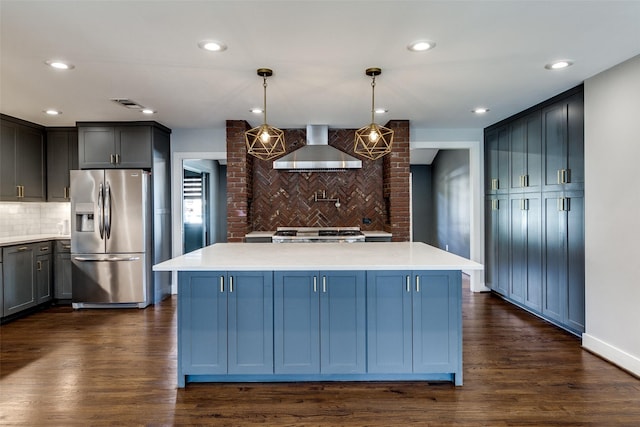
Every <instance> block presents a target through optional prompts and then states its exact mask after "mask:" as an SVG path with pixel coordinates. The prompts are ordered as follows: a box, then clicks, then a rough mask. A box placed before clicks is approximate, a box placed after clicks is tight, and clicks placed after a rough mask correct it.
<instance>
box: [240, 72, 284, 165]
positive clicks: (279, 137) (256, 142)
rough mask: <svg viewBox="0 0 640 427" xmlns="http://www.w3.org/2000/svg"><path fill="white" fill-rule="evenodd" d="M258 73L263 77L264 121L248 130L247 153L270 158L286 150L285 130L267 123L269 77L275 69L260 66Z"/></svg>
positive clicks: (246, 134) (246, 136) (265, 158)
mask: <svg viewBox="0 0 640 427" xmlns="http://www.w3.org/2000/svg"><path fill="white" fill-rule="evenodd" d="M258 75H259V76H261V77H262V79H263V83H262V86H263V88H264V108H263V110H262V111H263V113H264V121H263V123H262V125H260V126H258V127H255V128H253V129H250V130H248V131H246V132H245V133H244V139H245V141H246V144H247V154H250V155H252V156H254V157H257V158H259V159H262V160H269V159H272V158H274V157H278V156H279V155H281V154H284V153H285V152H286V149H285V145H284V132H283V131H281V130H280V129H278V128H274V127H273V126H269V125H268V124H267V77H270V76H272V75H273V71H272V70H271V69H269V68H258Z"/></svg>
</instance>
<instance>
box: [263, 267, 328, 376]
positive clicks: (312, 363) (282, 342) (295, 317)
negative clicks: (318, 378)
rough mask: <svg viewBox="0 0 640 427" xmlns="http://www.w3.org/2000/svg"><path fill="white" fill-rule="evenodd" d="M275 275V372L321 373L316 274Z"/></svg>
mask: <svg viewBox="0 0 640 427" xmlns="http://www.w3.org/2000/svg"><path fill="white" fill-rule="evenodd" d="M274 274H275V277H274V302H273V304H274V346H275V348H274V353H275V360H274V369H275V372H276V373H286V374H301V373H304V374H311V373H315V374H317V373H320V299H319V295H320V294H319V292H318V291H319V289H318V273H317V272H306V271H289V272H282V271H278V272H275V273H274Z"/></svg>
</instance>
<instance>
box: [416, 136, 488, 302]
mask: <svg viewBox="0 0 640 427" xmlns="http://www.w3.org/2000/svg"><path fill="white" fill-rule="evenodd" d="M410 147H411V149H412V150H413V149H420V148H430V149H438V150H457V149H462V150H469V185H470V187H471V188H470V194H471V206H470V209H471V212H470V216H469V218H470V219H471V224H469V230H470V236H469V246H470V248H469V250H470V253H469V257H470V258H471V259H472V260H473V261H476V262H479V263H481V264H483V263H484V201H483V198H484V166H483V164H484V163H483V161H482V159H483V156H484V148H483V142H482V141H444V142H442V141H411V143H410ZM465 273H466V274H468V275H469V276H470V286H469V287H470V289H471V291H473V292H488V291H490V289H489V288H487V287H486V286H485V284H484V270H472V271H465Z"/></svg>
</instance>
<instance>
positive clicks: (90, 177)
mask: <svg viewBox="0 0 640 427" xmlns="http://www.w3.org/2000/svg"><path fill="white" fill-rule="evenodd" d="M149 181H150V177H149V172H148V171H144V170H136V169H105V170H101V169H97V170H73V171H71V261H72V270H71V279H72V305H73V307H74V308H99V307H139V308H144V307H146V306H147V305H149V304H150V303H152V302H153V301H152V298H153V284H152V280H153V279H152V278H153V275H152V272H151V264H152V259H151V248H152V246H151V245H152V243H151V242H152V228H151V224H152V219H151V214H152V212H151V210H152V209H151V207H150V201H151V195H150V187H149V185H150V184H149Z"/></svg>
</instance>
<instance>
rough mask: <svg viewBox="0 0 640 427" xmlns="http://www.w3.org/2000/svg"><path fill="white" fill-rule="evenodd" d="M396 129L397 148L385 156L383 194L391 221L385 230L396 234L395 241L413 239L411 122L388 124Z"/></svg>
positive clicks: (396, 121)
mask: <svg viewBox="0 0 640 427" xmlns="http://www.w3.org/2000/svg"><path fill="white" fill-rule="evenodd" d="M386 126H387V127H388V128H390V129H393V131H394V135H393V149H392V152H391V154H388V155H386V156H385V157H383V159H382V160H383V161H384V170H383V188H384V190H383V193H384V199H385V205H386V207H387V211H388V216H389V222H388V223H387V224H386V226H385V231H388V232H390V233H392V234H393V241H394V242H407V241H409V239H410V233H411V230H410V227H411V223H410V210H409V209H410V208H409V169H410V164H409V160H410V159H409V155H410V154H409V121H408V120H392V121H390V122H389V123H387V125H386Z"/></svg>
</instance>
